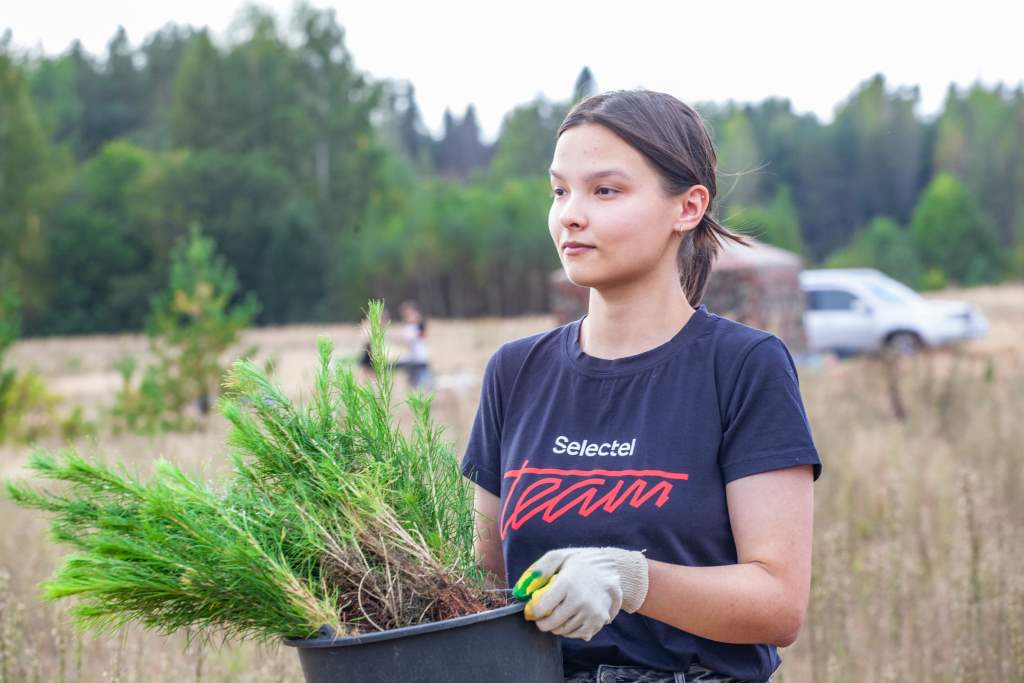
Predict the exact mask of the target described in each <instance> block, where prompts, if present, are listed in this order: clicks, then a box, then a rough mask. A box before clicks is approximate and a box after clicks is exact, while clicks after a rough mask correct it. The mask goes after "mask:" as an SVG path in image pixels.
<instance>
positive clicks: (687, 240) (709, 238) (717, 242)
mask: <svg viewBox="0 0 1024 683" xmlns="http://www.w3.org/2000/svg"><path fill="white" fill-rule="evenodd" d="M726 239H729V240H732V241H733V242H736V243H738V244H743V245H746V246H748V247H749V246H750V242H749V241H748V240H747V238H746V237H744V236H743V235H740V234H738V233H735V232H732V231H731V230H729V229H727V228H726V227H725V226H723V225H722V224H721V223H719V222H718V220H717V219H715V218H714V217H713V216H712V215H711V211H710V207H709V209H708V210H707V211H706V212H705V213H704V217H703V218H702V219H701V221H700V223H699V224H698V225H697V227H696V228H694V229H693V230H690V231H688V232H687V233H686V234H685V235H684V236H683V241H682V242H681V243H680V244H679V251H677V252H676V264H677V265H678V267H679V285H680V286H681V287H682V288H683V292H684V293H685V294H686V300H687V301H688V302H689V303H690V306H692V307H693V308H697V306H699V305H700V302H701V301H702V300H703V299H704V292H705V291H706V290H707V286H708V279H709V278H710V276H711V266H712V264H714V262H715V256H716V255H717V254H718V250H719V249H720V248H721V245H722V243H723V242H722V240H726Z"/></svg>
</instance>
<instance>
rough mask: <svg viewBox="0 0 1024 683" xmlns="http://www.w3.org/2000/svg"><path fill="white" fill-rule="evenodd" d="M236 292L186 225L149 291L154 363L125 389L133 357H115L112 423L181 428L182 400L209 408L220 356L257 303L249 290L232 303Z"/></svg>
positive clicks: (228, 271) (223, 265)
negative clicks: (166, 270)
mask: <svg viewBox="0 0 1024 683" xmlns="http://www.w3.org/2000/svg"><path fill="white" fill-rule="evenodd" d="M237 292H238V278H237V277H236V275H235V272H234V270H232V268H231V267H230V266H229V265H228V263H227V262H226V261H225V260H224V258H223V257H221V256H220V255H219V254H218V253H217V246H216V244H215V243H214V240H213V239H212V238H210V237H207V236H205V235H203V233H202V231H201V230H200V229H199V227H198V226H193V227H192V229H191V230H190V232H189V236H188V237H187V238H186V239H184V240H182V241H181V242H179V243H178V245H177V246H176V247H175V248H174V251H173V253H172V255H171V272H170V278H169V281H168V287H167V289H166V290H165V291H164V292H162V293H161V294H159V295H157V296H156V297H154V299H153V302H152V308H151V309H150V313H149V317H148V319H147V322H146V333H147V335H148V336H149V338H150V348H151V349H152V351H153V354H154V355H155V356H156V358H157V362H156V364H155V365H152V366H150V367H148V368H146V369H145V370H144V371H143V376H142V383H141V385H140V386H139V387H138V388H133V386H132V375H133V373H134V368H135V365H134V362H133V361H132V360H131V359H122V360H121V361H119V363H118V370H119V371H120V372H121V374H122V378H123V379H124V387H123V388H122V390H121V392H120V393H119V394H118V398H117V401H116V403H115V405H114V407H113V409H112V411H111V416H112V417H113V419H114V425H115V429H119V428H125V429H129V430H131V431H138V432H146V433H152V432H156V431H169V430H175V429H185V428H188V427H189V426H192V425H191V423H190V421H189V420H188V418H187V417H186V408H187V407H188V405H189V404H191V403H195V404H196V405H197V407H198V409H199V412H200V413H201V414H202V415H206V414H207V413H208V412H209V410H210V406H211V404H212V402H213V399H214V397H215V396H216V395H217V394H218V393H219V390H220V384H221V379H222V377H223V375H224V368H223V367H222V366H221V362H220V358H221V355H222V354H223V353H224V351H226V350H227V349H228V348H229V347H230V346H231V345H233V344H234V343H235V342H237V340H238V335H239V332H240V331H241V330H242V329H244V328H245V327H247V326H248V325H249V324H251V323H252V320H253V318H254V317H255V315H256V313H257V311H258V310H259V304H258V303H257V301H256V299H255V297H254V296H253V295H252V294H249V295H247V296H246V297H244V298H243V299H242V300H241V301H240V302H237V303H233V300H234V299H235V295H236V294H237ZM253 352H254V349H250V350H249V351H247V352H246V353H245V354H243V355H251V354H252V353H253Z"/></svg>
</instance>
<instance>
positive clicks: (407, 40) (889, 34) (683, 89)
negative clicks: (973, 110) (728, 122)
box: [0, 0, 1024, 140]
mask: <svg viewBox="0 0 1024 683" xmlns="http://www.w3.org/2000/svg"><path fill="white" fill-rule="evenodd" d="M259 4H261V5H263V6H266V7H271V8H273V9H274V10H275V11H276V12H277V13H278V14H279V15H281V16H282V17H283V18H285V19H287V17H288V16H289V15H290V10H291V7H292V2H291V0H265V1H264V2H261V3H259ZM312 4H313V5H314V6H317V7H327V6H330V7H334V8H335V10H336V13H337V17H338V21H339V23H341V25H342V26H344V27H345V31H346V44H347V46H348V48H349V50H350V51H351V52H352V54H353V56H354V58H355V62H356V65H357V67H358V68H359V69H361V70H362V71H365V72H367V73H369V74H370V75H371V76H374V77H377V78H402V79H408V80H410V81H412V83H413V84H414V85H415V86H416V94H417V101H418V102H419V105H420V108H421V109H422V111H423V117H424V122H425V123H426V125H427V127H428V128H429V129H431V131H432V132H434V133H435V134H436V133H437V132H438V131H440V129H441V121H442V117H443V114H444V109H445V107H450V108H451V109H452V110H453V111H454V112H456V113H458V114H459V115H461V113H462V112H463V111H464V109H465V107H466V105H467V104H468V103H470V102H472V103H473V104H475V105H476V109H477V115H478V117H479V121H480V124H481V127H482V129H483V132H484V136H485V137H486V138H487V139H488V140H492V139H493V138H494V137H495V136H496V134H497V132H498V128H499V126H500V124H501V118H502V116H504V114H505V113H506V112H508V111H509V110H510V109H511V108H512V107H513V106H515V105H516V104H519V103H522V102H526V101H529V100H531V99H533V98H534V97H535V96H536V95H537V94H540V93H542V94H544V95H546V96H548V97H549V98H558V99H560V98H565V97H567V96H568V95H569V94H570V92H571V89H572V85H573V82H574V81H575V78H576V75H577V74H578V73H579V71H580V69H581V68H582V67H583V66H584V65H586V66H589V67H590V68H591V70H592V71H593V72H594V76H595V78H596V80H597V85H598V88H599V89H600V90H608V89H613V88H631V87H647V88H653V89H656V90H663V91H666V92H670V93H672V94H673V95H675V96H677V97H679V98H680V99H682V100H684V101H686V102H689V103H691V104H692V103H697V102H705V101H717V102H725V101H727V100H734V101H740V102H752V101H753V102H756V101H760V100H762V99H764V98H767V97H771V96H782V97H788V98H789V99H790V101H791V102H792V103H793V108H794V109H795V110H796V111H798V112H813V113H815V114H817V115H818V117H819V118H820V119H822V120H823V121H828V120H831V118H832V112H833V108H834V107H835V106H836V105H837V104H838V103H839V102H841V101H842V100H843V99H845V98H846V97H848V96H849V95H850V93H851V92H852V91H853V90H854V89H855V88H856V87H857V86H858V84H860V83H861V82H863V81H864V80H866V79H867V78H869V77H870V76H871V75H872V74H874V73H876V72H881V73H883V74H884V75H885V77H886V81H887V82H888V83H889V86H890V88H893V87H895V86H900V85H906V86H910V85H917V86H919V87H920V89H921V103H920V108H919V113H920V114H921V115H923V116H931V115H934V114H935V113H936V112H937V111H938V110H939V108H940V107H941V105H942V101H943V98H944V96H945V93H946V89H947V88H948V86H949V84H950V83H951V82H955V83H958V84H962V85H970V84H971V83H973V82H975V81H978V80H980V81H982V82H983V83H986V84H989V85H991V84H994V83H996V82H1003V83H1005V84H1006V85H1007V86H1009V87H1011V88H1012V87H1017V86H1018V85H1019V84H1020V83H1021V82H1022V79H1024V39H1022V35H1021V32H1020V30H1021V26H1022V19H1024V4H1022V3H1021V2H1020V1H1019V0H1002V1H999V0H973V1H972V2H957V3H953V2H916V1H915V2H911V1H904V2H901V1H900V0H889V1H888V2H878V1H876V0H859V1H858V2H845V3H834V2H828V1H827V0H811V1H807V2H804V1H797V0H789V1H783V0H775V1H773V2H764V1H762V2H730V1H727V0H719V1H717V2H716V1H714V0H707V1H706V2H703V3H694V2H673V1H672V0H667V1H666V0H662V1H661V2H657V1H648V0H619V1H617V2H611V1H604V0H592V1H590V2H575V1H565V2H558V1H557V0H548V1H547V2H539V1H535V0H515V2H505V3H494V2H484V1H481V0H476V1H475V2H461V1H458V2H457V1H455V0H452V1H446V0H436V1H435V2H393V1H390V0H364V1H363V2H347V3H345V2H338V1H337V0H333V1H330V2H327V1H320V2H313V3H312ZM241 6H242V2H238V1H235V0H231V1H223V0H175V1H174V2H171V3H164V2H145V1H143V2H140V1H139V0H92V1H90V2H78V1H71V0H65V1H64V2H57V1H54V0H27V1H26V0H0V31H2V30H3V28H10V29H11V30H12V31H13V36H14V45H15V46H17V47H18V48H39V49H42V50H43V51H44V52H46V53H50V54H57V53H60V52H62V51H64V50H65V49H67V47H68V45H69V44H70V43H71V41H72V40H74V39H75V38H78V39H80V40H81V41H82V43H83V44H84V45H85V47H86V49H87V50H89V51H90V52H94V53H97V54H98V53H101V52H102V51H103V50H104V48H105V45H106V43H107V41H108V40H109V39H110V37H111V36H112V35H113V34H114V32H115V31H116V29H117V26H118V25H123V26H124V27H125V28H126V30H127V31H128V35H129V38H130V39H131V41H132V44H133V45H136V46H137V45H139V44H140V43H141V42H142V40H143V39H144V38H145V37H146V36H147V35H149V34H150V33H152V32H153V31H155V30H156V29H158V28H159V27H161V26H162V25H164V24H165V23H167V22H176V23H180V24H192V25H193V26H208V27H210V28H211V29H212V30H213V31H214V32H215V33H216V34H223V33H224V32H225V31H226V29H227V28H228V27H229V25H230V23H231V21H232V19H233V18H234V17H235V16H236V13H237V11H238V9H239V8H240V7H241Z"/></svg>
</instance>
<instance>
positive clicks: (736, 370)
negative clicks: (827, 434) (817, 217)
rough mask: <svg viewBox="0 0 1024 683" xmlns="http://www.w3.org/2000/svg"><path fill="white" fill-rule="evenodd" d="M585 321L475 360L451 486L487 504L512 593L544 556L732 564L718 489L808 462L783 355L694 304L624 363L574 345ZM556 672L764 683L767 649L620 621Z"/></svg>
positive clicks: (570, 646) (771, 656)
mask: <svg viewBox="0 0 1024 683" xmlns="http://www.w3.org/2000/svg"><path fill="white" fill-rule="evenodd" d="M582 321H583V318H580V319H579V320H576V321H573V322H570V323H567V324H565V325H562V326H560V327H558V328H555V329H553V330H550V331H547V332H543V333H540V334H535V335H532V336H529V337H524V338H521V339H516V340H514V341H510V342H506V343H505V344H503V345H502V346H501V347H500V348H499V349H498V350H497V351H496V352H495V353H494V354H493V355H492V356H491V358H490V359H489V360H488V362H487V367H486V370H485V373H484V379H483V388H482V391H481V397H480V405H479V407H478V408H477V413H476V418H475V420H474V422H473V428H472V432H471V434H470V438H469V442H468V445H467V447H466V452H465V455H464V457H463V462H462V472H463V474H464V475H466V476H467V477H469V478H470V479H472V480H474V481H476V482H477V483H478V484H479V485H480V486H482V487H483V488H485V489H487V490H488V491H490V492H491V493H493V494H495V495H497V496H499V497H500V507H499V510H500V518H499V520H498V521H499V530H500V535H501V542H502V550H503V554H504V558H505V567H506V570H507V578H508V581H509V582H510V583H512V582H514V581H515V580H516V579H517V578H518V577H519V575H520V574H522V572H523V571H525V569H526V568H527V567H528V566H529V565H530V564H531V563H532V562H534V561H535V560H536V559H537V558H539V557H540V556H541V555H543V554H544V553H545V552H547V551H548V550H552V549H555V548H564V547H571V546H615V547H619V548H626V549H630V550H644V549H646V555H647V557H648V558H650V559H653V560H661V561H663V562H670V563H673V564H682V565H689V566H716V565H726V564H736V562H737V558H736V546H735V542H734V540H733V536H732V529H731V527H730V524H729V513H728V508H727V505H726V497H725V485H726V483H728V482H730V481H732V480H733V479H738V478H739V477H744V476H747V475H751V474H755V473H758V472H765V471H768V470H774V469H780V468H783V467H792V466H794V465H802V464H813V465H814V478H815V479H817V478H818V476H819V475H820V473H821V461H820V459H819V457H818V452H817V449H816V448H815V446H814V442H813V440H812V436H811V429H810V425H809V424H808V421H807V415H806V413H805V411H804V406H803V402H802V400H801V398H800V389H799V382H798V378H797V372H796V367H795V365H794V364H793V359H792V357H791V355H790V353H789V350H788V349H787V348H786V346H785V345H784V344H783V343H782V341H781V340H780V339H779V338H778V337H776V336H775V335H773V334H770V333H768V332H765V331H762V330H758V329H755V328H752V327H749V326H746V325H743V324H741V323H738V322H735V321H733V320H729V319H728V318H722V317H720V316H718V315H715V314H713V313H709V312H708V311H707V308H706V307H705V306H704V305H703V304H702V305H701V306H699V307H698V308H697V309H696V310H695V311H694V314H693V315H692V316H691V317H690V319H689V320H688V321H687V322H686V324H685V325H684V326H683V327H682V329H680V330H679V332H678V333H677V334H676V335H675V336H674V337H673V338H672V339H671V340H669V341H667V342H665V343H664V344H662V345H661V346H658V347H657V348H654V349H650V350H648V351H645V352H643V353H640V354H637V355H634V356H628V357H625V358H616V359H602V358H596V357H593V356H589V355H587V354H586V353H584V352H582V351H581V350H580V347H579V329H580V323H581V322H582ZM562 652H563V655H564V662H565V666H566V669H567V670H570V669H574V668H589V667H596V666H597V665H599V664H618V665H634V666H642V667H647V668H652V669H661V670H665V671H685V670H686V669H687V668H688V667H689V666H690V665H691V664H700V665H701V666H704V667H707V668H709V669H712V670H713V671H716V672H719V673H722V674H727V675H730V676H734V677H736V678H742V679H752V680H756V681H764V680H766V679H767V678H768V677H769V676H770V675H771V673H772V672H773V671H774V670H775V669H776V668H777V667H778V665H779V662H780V659H779V656H778V652H777V650H776V648H775V647H774V646H771V645H735V644H727V643H720V642H717V641H713V640H708V639H706V638H700V637H698V636H695V635H692V634H690V633H687V632H685V631H682V630H679V629H677V628H675V627H673V626H670V625H668V624H666V623H664V622H661V621H657V620H655V619H651V618H649V617H645V616H643V615H640V614H636V613H634V614H627V613H626V612H620V613H619V615H618V616H617V617H616V618H615V620H614V621H612V623H610V624H608V625H607V626H605V627H604V628H603V629H601V631H600V632H598V634H597V635H595V636H594V637H593V638H592V639H591V640H590V641H583V640H579V639H573V638H563V639H562Z"/></svg>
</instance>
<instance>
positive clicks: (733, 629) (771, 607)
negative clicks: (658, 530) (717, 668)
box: [639, 560, 806, 647]
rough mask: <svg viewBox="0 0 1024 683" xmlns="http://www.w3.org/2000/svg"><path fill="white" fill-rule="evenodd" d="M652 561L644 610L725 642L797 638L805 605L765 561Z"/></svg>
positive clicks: (790, 640)
mask: <svg viewBox="0 0 1024 683" xmlns="http://www.w3.org/2000/svg"><path fill="white" fill-rule="evenodd" d="M647 564H648V577H649V581H650V583H649V587H648V590H647V598H646V600H644V604H643V605H642V606H641V608H640V610H639V612H640V614H643V615H645V616H648V617H651V618H652V619H657V620H658V621H663V622H665V623H667V624H669V625H671V626H675V627H676V628H678V629H682V630H684V631H687V632H688V633H692V634H694V635H697V636H701V637H702V638H708V639H710V640H717V641H719V642H723V643H771V644H773V645H778V646H780V647H785V646H787V645H790V644H792V643H793V641H795V640H796V636H797V633H798V632H799V631H800V626H801V624H802V622H803V617H804V613H805V611H806V605H803V604H799V600H797V599H794V598H793V597H792V596H791V594H790V593H789V592H788V591H787V590H786V586H785V584H784V582H783V581H781V580H780V579H778V578H777V577H775V576H773V575H772V574H771V573H770V572H769V571H768V569H767V568H766V567H765V566H764V565H762V564H760V563H758V562H747V563H742V564H732V565H723V566H716V567H688V566H684V565H676V564H668V563H666V562H659V561H657V560H648V561H647Z"/></svg>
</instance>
